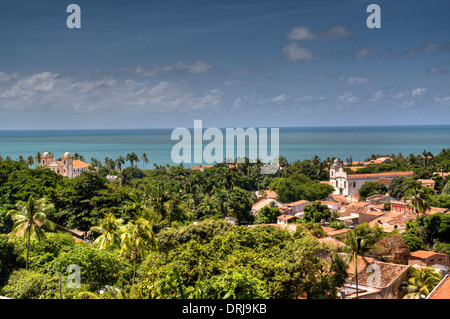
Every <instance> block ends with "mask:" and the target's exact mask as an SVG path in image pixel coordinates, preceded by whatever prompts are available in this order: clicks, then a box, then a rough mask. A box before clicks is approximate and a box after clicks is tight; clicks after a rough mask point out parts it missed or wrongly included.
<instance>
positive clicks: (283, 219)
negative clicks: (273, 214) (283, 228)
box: [277, 215, 297, 225]
mask: <svg viewBox="0 0 450 319" xmlns="http://www.w3.org/2000/svg"><path fill="white" fill-rule="evenodd" d="M296 218H297V216H294V215H280V216H278V217H277V224H284V225H287V224H289V223H290V222H292V221H293V220H294V219H296Z"/></svg>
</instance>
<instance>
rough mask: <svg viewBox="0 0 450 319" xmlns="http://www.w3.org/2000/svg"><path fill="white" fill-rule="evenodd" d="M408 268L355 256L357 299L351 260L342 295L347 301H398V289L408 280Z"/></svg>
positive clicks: (353, 267) (407, 266) (353, 266)
mask: <svg viewBox="0 0 450 319" xmlns="http://www.w3.org/2000/svg"><path fill="white" fill-rule="evenodd" d="M340 255H341V254H340ZM410 267H411V266H409V265H399V264H393V263H386V262H381V261H378V260H376V259H373V258H369V257H365V258H363V257H362V256H357V273H358V297H356V279H355V276H354V272H355V265H354V263H353V260H351V261H350V262H349V264H348V270H347V273H348V275H349V278H348V280H347V284H346V285H345V286H344V288H343V293H342V295H343V296H344V297H345V298H347V299H356V298H357V299H399V288H400V286H401V285H402V284H403V283H404V282H405V281H406V280H407V279H408V273H409V268H410Z"/></svg>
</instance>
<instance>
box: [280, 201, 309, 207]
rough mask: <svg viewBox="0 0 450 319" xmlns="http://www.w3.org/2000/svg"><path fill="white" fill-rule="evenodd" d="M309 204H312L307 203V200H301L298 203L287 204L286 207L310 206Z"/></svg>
mask: <svg viewBox="0 0 450 319" xmlns="http://www.w3.org/2000/svg"><path fill="white" fill-rule="evenodd" d="M308 203H310V202H309V201H307V200H299V201H296V202H292V203H289V204H286V205H284V206H288V207H293V206H297V205H302V204H308Z"/></svg>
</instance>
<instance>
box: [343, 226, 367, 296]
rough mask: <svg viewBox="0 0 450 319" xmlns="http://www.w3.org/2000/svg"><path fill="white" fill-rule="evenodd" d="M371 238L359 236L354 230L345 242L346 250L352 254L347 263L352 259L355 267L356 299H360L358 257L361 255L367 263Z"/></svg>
mask: <svg viewBox="0 0 450 319" xmlns="http://www.w3.org/2000/svg"><path fill="white" fill-rule="evenodd" d="M370 237H371V235H370V234H358V233H357V232H356V231H355V230H353V231H351V232H349V233H348V236H347V239H346V240H345V243H346V246H345V250H346V251H348V252H349V253H350V254H349V255H348V257H347V262H349V261H350V260H351V259H352V260H353V265H354V276H355V286H356V298H358V255H361V256H362V258H363V260H364V261H365V258H364V255H365V254H366V253H367V252H368V251H369V249H370V245H369V244H368V239H369V238H370Z"/></svg>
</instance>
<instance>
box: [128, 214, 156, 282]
mask: <svg viewBox="0 0 450 319" xmlns="http://www.w3.org/2000/svg"><path fill="white" fill-rule="evenodd" d="M124 230H125V232H124V233H123V234H122V235H121V236H120V238H121V249H120V253H121V254H127V255H129V256H130V257H131V259H133V260H134V272H133V284H134V281H135V278H136V265H137V262H138V260H139V259H140V258H141V257H143V256H145V255H146V254H147V253H148V251H149V250H150V249H156V239H155V233H154V232H153V225H152V224H151V222H150V221H148V220H147V219H145V218H142V217H140V218H139V219H137V220H136V221H134V223H133V222H129V223H128V224H127V225H126V226H125V227H124Z"/></svg>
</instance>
